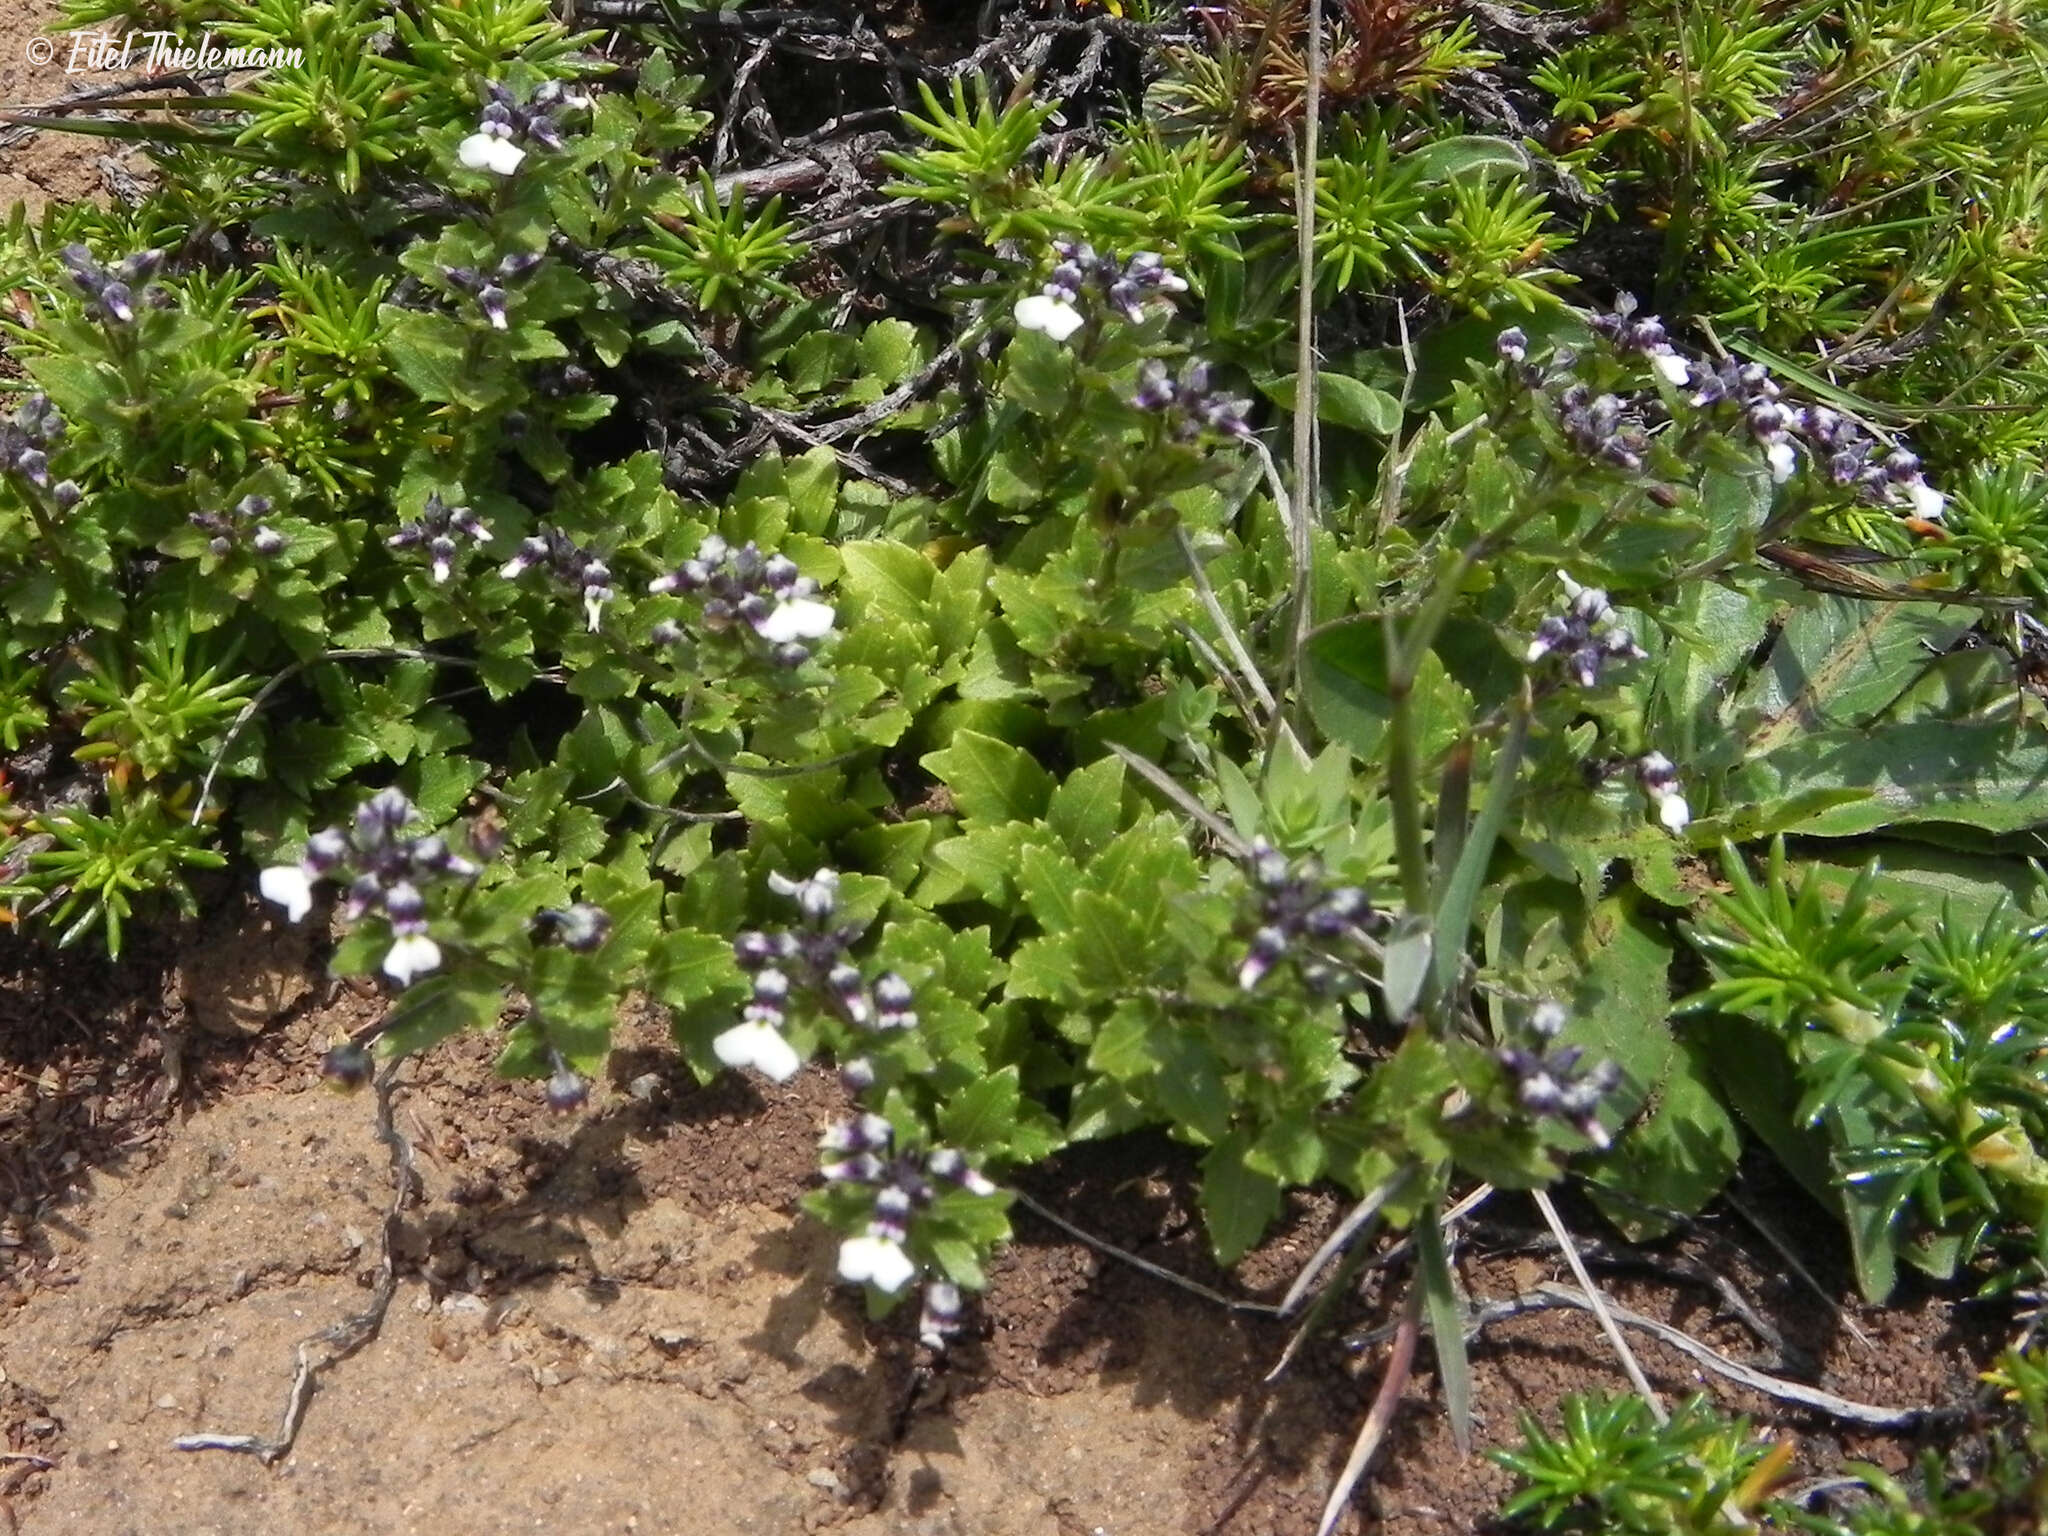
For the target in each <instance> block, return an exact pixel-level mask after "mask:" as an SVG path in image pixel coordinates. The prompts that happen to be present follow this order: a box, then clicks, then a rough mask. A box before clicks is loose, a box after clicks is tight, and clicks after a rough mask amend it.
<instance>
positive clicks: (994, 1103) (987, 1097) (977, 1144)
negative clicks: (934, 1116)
mask: <svg viewBox="0 0 2048 1536" xmlns="http://www.w3.org/2000/svg"><path fill="white" fill-rule="evenodd" d="M1022 1100H1023V1093H1022V1090H1021V1089H1020V1088H1019V1086H1018V1072H1017V1069H1016V1068H1015V1067H1004V1068H1003V1069H1002V1070H1001V1071H1000V1072H991V1073H989V1074H988V1075H987V1076H985V1077H982V1078H980V1079H978V1080H977V1081H975V1082H973V1083H971V1084H969V1085H968V1086H967V1087H966V1088H964V1089H962V1090H961V1091H960V1092H959V1093H958V1094H956V1095H955V1096H954V1097H953V1100H952V1102H951V1103H949V1104H947V1105H946V1106H945V1108H943V1109H941V1110H940V1111H939V1133H940V1134H941V1135H942V1136H943V1137H944V1138H945V1140H946V1143H947V1144H948V1145H949V1146H954V1147H958V1148H960V1150H962V1151H963V1152H985V1151H998V1152H999V1151H1002V1150H1003V1149H1005V1148H1007V1147H1008V1146H1009V1143H1010V1137H1011V1133H1012V1132H1013V1131H1015V1129H1016V1127H1017V1120H1018V1113H1019V1110H1020V1108H1021V1105H1022Z"/></svg>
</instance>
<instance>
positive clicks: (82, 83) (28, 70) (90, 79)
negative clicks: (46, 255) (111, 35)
mask: <svg viewBox="0 0 2048 1536" xmlns="http://www.w3.org/2000/svg"><path fill="white" fill-rule="evenodd" d="M57 12H58V0H8V3H7V5H6V6H5V7H4V8H0V108H24V107H37V106H42V105H44V104H45V103H48V102H51V101H55V100H57V99H58V98H60V97H63V96H68V95H70V94H72V93H73V92H74V91H77V90H79V89H81V88H84V87H90V86H99V85H107V84H111V83H113V79H112V77H110V76H102V75H67V74H66V73H65V72H64V66H65V63H66V61H67V59H68V58H69V56H70V43H69V41H68V40H67V39H66V38H64V37H62V36H55V37H52V36H50V35H49V31H48V29H49V28H50V27H52V26H54V25H55V24H56V21H57ZM45 43H47V44H49V45H50V46H51V48H52V50H53V51H52V53H51V55H50V56H49V57H48V58H45V57H44V55H43V53H42V51H41V50H42V48H43V46H44V45H45ZM107 149H108V145H107V144H106V143H105V142H104V141H102V140H98V139H88V138H82V137H77V136H73V135H68V134H61V133H37V132H34V131H33V130H28V129H21V128H10V127H7V126H5V125H0V216H4V215H5V214H6V212H7V210H8V209H10V208H11V207H12V206H13V205H14V204H15V203H17V202H21V203H26V204H27V205H28V207H29V211H30V212H31V213H33V212H36V211H38V210H40V209H41V208H43V207H44V206H45V205H47V204H50V203H70V202H79V201H82V200H85V199H88V198H93V197H97V196H99V195H100V194H101V191H102V185H103V184H102V179H101V175H100V170H99V161H100V158H101V157H102V156H103V155H105V154H106V153H107Z"/></svg>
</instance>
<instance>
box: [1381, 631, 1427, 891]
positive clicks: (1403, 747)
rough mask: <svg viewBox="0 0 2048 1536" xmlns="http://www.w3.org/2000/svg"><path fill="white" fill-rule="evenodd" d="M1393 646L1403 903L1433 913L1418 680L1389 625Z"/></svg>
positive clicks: (1390, 742)
mask: <svg viewBox="0 0 2048 1536" xmlns="http://www.w3.org/2000/svg"><path fill="white" fill-rule="evenodd" d="M1384 633H1385V635H1386V646H1387V703H1388V708H1389V716H1388V720H1387V801H1388V803H1389V804H1390V805H1391V806H1392V807H1393V812H1394V858H1395V862H1396V863H1397V864H1398V865H1399V867H1400V871H1401V900H1402V903H1403V905H1405V906H1406V907H1407V909H1408V910H1409V911H1410V912H1426V911H1428V910H1429V856H1428V854H1427V853H1426V852H1425V851H1424V849H1423V845H1422V768H1421V765H1420V763H1419V762H1418V761H1417V759H1416V753H1415V702H1414V687H1415V677H1414V671H1413V669H1412V668H1410V667H1408V666H1406V665H1404V663H1403V661H1402V659H1401V653H1402V645H1401V634H1400V629H1399V626H1398V625H1396V624H1395V622H1394V618H1393V615H1392V614H1389V615H1387V617H1386V619H1385V621H1384Z"/></svg>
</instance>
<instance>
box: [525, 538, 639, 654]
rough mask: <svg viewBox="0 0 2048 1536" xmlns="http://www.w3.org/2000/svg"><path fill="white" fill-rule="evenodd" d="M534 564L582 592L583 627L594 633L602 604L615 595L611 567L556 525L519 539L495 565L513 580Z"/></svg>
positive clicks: (600, 618)
mask: <svg viewBox="0 0 2048 1536" xmlns="http://www.w3.org/2000/svg"><path fill="white" fill-rule="evenodd" d="M535 566H545V567H546V568H547V570H548V571H549V572H550V573H551V574H552V575H553V576H554V578H555V580H557V581H559V582H561V583H562V584H563V585H564V586H571V587H574V588H576V590H577V591H578V592H579V593H580V594H581V595H582V598H583V615H584V624H585V627H586V628H587V629H588V630H589V631H590V632H591V633H592V634H596V633H597V629H598V625H599V623H600V622H601V621H602V618H603V614H604V606H605V604H606V603H609V602H610V601H611V600H612V599H613V598H614V597H616V596H618V594H617V593H616V592H614V591H613V590H612V585H611V580H612V572H611V567H610V566H608V565H606V564H605V562H604V560H603V559H602V558H601V557H600V556H599V555H597V554H595V553H594V552H593V551H591V550H587V549H585V548H583V546H582V545H580V544H578V543H577V542H576V541H575V540H574V539H572V538H570V537H569V536H568V535H567V534H566V533H564V532H562V530H561V529H559V528H543V529H541V531H540V532H539V533H537V534H535V535H534V536H533V537H532V538H530V539H526V540H524V541H523V542H521V544H520V546H519V552H518V553H517V554H515V555H514V556H513V557H512V558H511V559H510V560H507V561H506V562H505V563H504V565H503V566H502V567H500V568H499V571H498V574H499V575H500V576H502V577H504V578H505V579H506V580H507V581H517V580H518V579H519V578H520V577H521V576H523V575H525V574H526V572H527V571H529V570H531V569H532V568H533V567H535Z"/></svg>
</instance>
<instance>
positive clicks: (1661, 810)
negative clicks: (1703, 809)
mask: <svg viewBox="0 0 2048 1536" xmlns="http://www.w3.org/2000/svg"><path fill="white" fill-rule="evenodd" d="M1657 819H1658V820H1659V821H1661V822H1663V823H1664V825H1665V826H1666V827H1667V828H1669V829H1670V830H1671V831H1673V832H1683V831H1684V830H1685V829H1686V827H1687V826H1689V825H1690V824H1691V822H1692V807H1691V806H1689V805H1687V804H1686V803H1685V796H1683V795H1681V794H1677V793H1672V794H1668V795H1664V796H1662V797H1661V798H1659V800H1658V801H1657Z"/></svg>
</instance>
